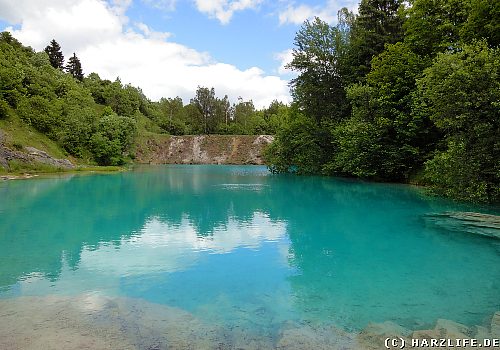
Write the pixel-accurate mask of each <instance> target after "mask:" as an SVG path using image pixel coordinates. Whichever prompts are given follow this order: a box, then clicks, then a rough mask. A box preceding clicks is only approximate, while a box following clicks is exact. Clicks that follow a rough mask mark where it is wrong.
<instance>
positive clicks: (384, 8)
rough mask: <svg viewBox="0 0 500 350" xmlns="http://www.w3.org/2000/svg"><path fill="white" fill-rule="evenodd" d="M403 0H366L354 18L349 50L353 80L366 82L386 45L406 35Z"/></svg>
mask: <svg viewBox="0 0 500 350" xmlns="http://www.w3.org/2000/svg"><path fill="white" fill-rule="evenodd" d="M403 4H404V1H402V0H362V1H361V3H360V4H359V8H358V12H359V14H358V15H357V16H356V17H355V18H354V20H352V23H351V31H350V43H349V50H348V62H347V63H346V64H347V65H348V66H349V68H348V69H349V71H350V72H349V74H350V76H349V81H351V82H356V81H360V80H361V81H362V80H363V78H364V76H365V75H366V74H367V73H368V72H369V71H370V67H371V60H372V58H373V57H375V56H376V55H378V54H380V53H381V52H382V51H383V50H384V47H385V45H386V44H394V43H397V42H398V41H401V40H402V38H403V28H402V26H403V22H404V16H403V14H402V10H403Z"/></svg>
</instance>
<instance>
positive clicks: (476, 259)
mask: <svg viewBox="0 0 500 350" xmlns="http://www.w3.org/2000/svg"><path fill="white" fill-rule="evenodd" d="M449 211H475V212H482V213H492V214H498V213H499V211H498V209H496V208H492V207H481V206H474V205H468V204H460V203H454V202H451V201H447V200H443V199H439V198H435V197H430V196H428V195H426V194H425V192H424V191H423V190H421V189H418V188H415V187H411V186H404V185H394V184H379V183H369V182H361V181H354V180H346V179H336V178H324V177H298V176H285V175H272V174H270V173H269V172H268V171H267V169H266V168H265V167H259V166H187V165H186V166H181V165H170V166H147V167H146V166H145V167H138V168H137V169H135V170H133V171H130V172H124V173H117V174H95V175H62V176H54V177H47V178H40V179H34V180H25V181H4V182H0V301H1V302H2V304H0V315H2V311H3V310H2V308H4V309H5V308H7V306H8V305H11V306H12V305H17V304H15V302H16V301H19V300H26V301H29V300H31V301H33V300H35V301H37V304H38V305H37V306H36V307H37V308H39V309H37V310H38V311H37V312H42V311H40V310H41V309H40V308H43V304H44V300H66V301H68V300H70V301H72V303H73V304H74V303H78V301H81V300H87V301H88V300H89V298H101V299H102V300H106V301H107V302H110V301H113V300H121V301H123V300H125V301H127V302H128V303H129V304H128V305H131V303H133V302H134V303H135V302H137V303H138V304H134V305H135V306H134V308H131V309H130V310H132V311H130V310H129V311H128V312H129V314H130V313H133V312H136V313H137V315H140V317H142V318H143V319H144V318H145V317H146V316H148V317H150V319H154V317H160V318H161V317H162V316H158V315H157V314H161V310H170V311H171V312H173V311H172V310H177V311H176V312H179V313H180V314H182V315H184V316H183V317H184V318H183V319H185V318H186V317H188V316H186V315H189V320H190V321H189V322H190V325H191V327H193V329H194V330H193V332H195V331H196V327H198V328H199V327H202V326H201V325H206V326H207V327H212V326H217V327H218V330H219V333H218V334H222V333H224V332H225V333H224V334H226V336H227V337H229V335H228V334H232V337H233V338H231V339H233V341H235V340H234V338H235V337H237V334H252V336H254V338H255V337H263V338H266V339H268V340H269V342H270V344H276V342H277V341H278V338H279V335H280V334H282V331H283V329H284V328H286V327H290V325H292V324H294V325H310V326H311V327H326V326H335V327H337V328H338V329H342V330H345V331H346V332H359V331H361V330H362V329H363V328H365V327H366V326H367V325H368V324H369V323H372V322H375V323H379V322H385V321H392V322H394V323H396V324H398V325H401V326H403V327H407V328H409V329H424V328H426V327H427V328H428V327H432V326H433V324H435V322H436V320H437V319H440V318H444V319H448V320H453V321H455V322H459V323H462V324H465V325H467V326H473V325H486V324H487V323H488V322H489V320H491V316H492V314H493V313H495V312H496V311H498V310H500V241H499V240H495V239H491V238H487V237H483V236H479V235H474V234H470V233H464V232H453V231H451V230H446V229H444V228H442V227H440V226H438V225H435V224H433V223H432V222H430V221H429V220H427V219H426V217H427V215H429V214H435V213H443V212H449ZM82 296H84V297H82ZM47 298H48V299H47ZM50 298H52V299H50ZM54 298H56V299H54ZM57 298H61V299H57ZM82 298H84V299H82ZM85 298H86V299H85ZM117 303H118V302H117ZM20 305H21V304H20ZM61 305H63V304H61ZM117 305H118V304H117ZM120 305H121V304H120ZM138 305H139V306H138ZM140 305H148V307H144V308H142V309H141V306H140ZM11 306H10V309H9V310H10V311H9V312H10V313H9V315H12V312H14V313H15V312H16V310H15V308H14V309H13V308H12V307H11ZM33 307H34V306H33ZM134 310H135V311H134ZM20 312H21V311H20ZM148 312H149V313H150V314H148V315H146V314H147V313H148ZM153 312H156V313H157V314H155V315H156V316H154V315H153ZM165 312H167V311H165ZM4 314H5V315H7V311H4ZM68 317H69V316H68ZM93 317H94V316H93ZM124 317H125V316H124ZM18 319H20V317H17V318H16V317H15V316H13V318H12V317H11V318H10V319H9V320H10V321H9V322H12V320H18ZM121 320H122V321H120V322H122V324H121V326H120V327H129V329H132V328H131V326H130V325H129V324H128V323H127V322H129V321H127V320H128V318H122V319H121ZM19 322H21V321H19ZM99 322H102V325H103V327H105V326H106V327H107V326H109V325H108V324H107V323H106V322H114V321H112V320H111V318H110V319H109V320H107V319H100V321H99ZM176 322H177V321H176ZM186 322H187V321H186ZM153 323H154V322H153V321H151V324H153ZM3 326H5V324H4V325H3ZM18 326H20V327H22V324H20V325H18ZM1 327H2V321H1V318H0V328H1ZM136 328H137V329H139V330H137V332H140V328H141V326H137V327H136ZM221 329H223V330H224V332H222V331H220V330H221ZM235 330H238V332H239V333H234V332H235ZM151 332H152V331H151ZM220 332H222V333H220ZM231 332H233V333H231ZM252 339H253V338H252ZM148 346H149V347H147V346H145V345H144V346H142V348H144V349H156V348H155V347H153V346H152V345H148ZM138 347H139V348H140V347H141V346H138ZM158 348H161V346H159V347H158Z"/></svg>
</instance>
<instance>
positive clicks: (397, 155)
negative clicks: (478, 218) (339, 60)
mask: <svg viewBox="0 0 500 350" xmlns="http://www.w3.org/2000/svg"><path fill="white" fill-rule="evenodd" d="M425 65H426V61H425V60H422V59H421V58H420V57H419V56H417V55H416V54H415V53H413V52H411V51H410V50H409V48H408V47H407V46H406V45H404V44H403V43H397V44H395V45H389V46H387V48H386V51H384V52H383V53H382V54H380V55H379V56H377V57H375V58H374V59H373V61H372V70H371V71H370V73H369V74H368V75H367V77H366V85H360V84H354V85H352V86H351V87H349V89H348V93H347V95H348V97H349V100H350V101H351V104H352V117H351V118H350V119H348V120H346V121H345V122H344V123H342V124H340V125H339V126H338V127H336V128H334V131H333V134H334V139H335V140H336V142H337V143H338V149H337V152H336V156H335V159H334V161H333V162H332V163H330V164H327V165H326V169H328V171H329V172H330V173H336V172H339V173H342V174H346V175H355V176H359V177H370V178H376V179H379V180H392V181H401V180H405V179H408V178H409V176H410V175H411V174H412V173H413V172H415V171H416V170H417V169H419V168H420V167H421V166H422V163H423V161H424V160H425V157H426V155H427V153H428V152H429V150H430V149H432V146H433V144H434V143H435V142H436V139H435V138H436V133H435V132H433V131H434V130H433V127H432V125H431V123H430V121H429V118H427V117H426V116H425V115H422V114H418V113H415V111H414V110H413V109H412V108H413V98H412V97H413V91H414V90H415V88H416V78H417V77H418V76H419V75H420V74H421V71H422V69H423V68H424V67H425Z"/></svg>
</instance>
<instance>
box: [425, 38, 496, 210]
mask: <svg viewBox="0 0 500 350" xmlns="http://www.w3.org/2000/svg"><path fill="white" fill-rule="evenodd" d="M418 88H419V93H420V98H421V100H422V104H423V105H425V106H426V109H425V112H426V113H427V114H428V115H429V116H430V118H431V119H432V121H434V123H435V124H436V126H438V127H439V128H440V129H441V130H442V131H443V132H444V133H445V134H446V142H445V149H444V150H438V151H437V153H436V155H435V157H434V158H433V159H432V160H430V161H429V162H427V164H426V168H425V175H426V177H427V179H428V180H429V182H430V183H432V184H433V185H434V188H435V189H436V190H437V191H439V192H443V193H446V194H449V195H453V196H455V197H460V198H470V199H473V200H476V201H490V202H491V201H498V200H500V190H499V188H500V162H499V159H500V137H499V135H500V51H499V50H498V49H489V48H488V47H487V44H486V43H485V42H478V43H475V44H473V45H470V46H465V47H463V49H462V50H461V51H459V52H455V53H444V54H441V55H439V56H438V57H437V59H436V60H435V62H434V64H433V65H432V66H431V67H429V68H427V69H426V70H425V71H424V76H423V77H422V79H420V80H419V82H418Z"/></svg>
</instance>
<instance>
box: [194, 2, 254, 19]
mask: <svg viewBox="0 0 500 350" xmlns="http://www.w3.org/2000/svg"><path fill="white" fill-rule="evenodd" d="M262 2H263V0H232V1H231V0H195V4H196V8H197V9H198V11H200V12H203V13H206V14H207V15H209V16H210V17H211V18H216V19H218V20H219V22H220V23H222V24H228V23H229V22H230V21H231V18H232V17H233V14H234V13H235V12H236V11H243V10H246V9H255V8H256V7H257V6H258V5H260V4H261V3H262Z"/></svg>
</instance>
